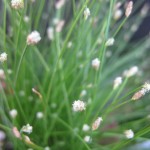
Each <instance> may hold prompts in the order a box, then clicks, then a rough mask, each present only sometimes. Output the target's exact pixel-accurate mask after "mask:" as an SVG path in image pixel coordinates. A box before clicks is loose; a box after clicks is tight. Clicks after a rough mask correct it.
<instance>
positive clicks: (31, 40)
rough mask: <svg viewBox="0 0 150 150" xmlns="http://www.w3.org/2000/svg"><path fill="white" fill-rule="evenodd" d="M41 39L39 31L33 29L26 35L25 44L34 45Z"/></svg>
mask: <svg viewBox="0 0 150 150" xmlns="http://www.w3.org/2000/svg"><path fill="white" fill-rule="evenodd" d="M40 40H41V36H40V33H39V32H38V31H33V32H31V33H30V34H29V35H28V36H27V44H28V45H34V44H37V43H38V42H39V41H40Z"/></svg>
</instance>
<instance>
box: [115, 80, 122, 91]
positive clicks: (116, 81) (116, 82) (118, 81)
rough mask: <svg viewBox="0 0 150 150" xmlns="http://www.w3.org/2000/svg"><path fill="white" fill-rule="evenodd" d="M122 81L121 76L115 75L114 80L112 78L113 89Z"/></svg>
mask: <svg viewBox="0 0 150 150" xmlns="http://www.w3.org/2000/svg"><path fill="white" fill-rule="evenodd" d="M121 83H122V77H117V78H116V79H115V80H114V87H113V88H114V89H116V88H118V87H119V85H120V84H121Z"/></svg>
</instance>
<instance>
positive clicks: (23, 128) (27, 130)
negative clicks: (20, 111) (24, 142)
mask: <svg viewBox="0 0 150 150" xmlns="http://www.w3.org/2000/svg"><path fill="white" fill-rule="evenodd" d="M32 129H33V128H32V126H30V124H27V125H26V126H23V127H22V128H21V130H20V132H25V133H28V134H30V133H31V132H32Z"/></svg>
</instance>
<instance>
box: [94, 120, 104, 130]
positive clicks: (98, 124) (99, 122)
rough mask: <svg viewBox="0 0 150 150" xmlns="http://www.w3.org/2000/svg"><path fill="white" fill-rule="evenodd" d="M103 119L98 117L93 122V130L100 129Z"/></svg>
mask: <svg viewBox="0 0 150 150" xmlns="http://www.w3.org/2000/svg"><path fill="white" fill-rule="evenodd" d="M102 121H103V119H102V117H98V118H97V119H96V120H95V121H94V123H93V124H92V130H96V129H98V127H99V126H100V124H101V122H102Z"/></svg>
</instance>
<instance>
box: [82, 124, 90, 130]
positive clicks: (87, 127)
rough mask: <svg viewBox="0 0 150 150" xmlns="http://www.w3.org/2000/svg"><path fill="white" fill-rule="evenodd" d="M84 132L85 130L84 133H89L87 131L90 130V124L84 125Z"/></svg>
mask: <svg viewBox="0 0 150 150" xmlns="http://www.w3.org/2000/svg"><path fill="white" fill-rule="evenodd" d="M82 130H83V131H84V132H87V131H89V130H90V126H89V125H88V124H84V125H83V127H82Z"/></svg>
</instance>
